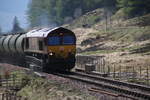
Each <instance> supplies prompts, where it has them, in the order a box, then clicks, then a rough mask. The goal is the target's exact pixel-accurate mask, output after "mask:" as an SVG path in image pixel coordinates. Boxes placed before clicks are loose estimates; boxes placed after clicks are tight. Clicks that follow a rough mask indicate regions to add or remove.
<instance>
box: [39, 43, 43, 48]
mask: <svg viewBox="0 0 150 100" xmlns="http://www.w3.org/2000/svg"><path fill="white" fill-rule="evenodd" d="M39 50H43V42H42V41H39Z"/></svg>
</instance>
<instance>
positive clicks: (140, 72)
mask: <svg viewBox="0 0 150 100" xmlns="http://www.w3.org/2000/svg"><path fill="white" fill-rule="evenodd" d="M141 75H142V68H141V66H140V80H141V77H142V76H141Z"/></svg>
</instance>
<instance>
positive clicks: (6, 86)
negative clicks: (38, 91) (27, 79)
mask: <svg viewBox="0 0 150 100" xmlns="http://www.w3.org/2000/svg"><path fill="white" fill-rule="evenodd" d="M19 74H20V75H22V74H23V73H19ZM23 81H24V80H22V79H21V78H18V77H17V76H16V75H15V74H8V73H5V75H0V88H1V89H3V90H4V91H3V92H2V93H0V100H27V98H24V97H21V96H17V95H16V94H17V91H18V90H20V89H21V88H22V86H23V84H24V83H23Z"/></svg>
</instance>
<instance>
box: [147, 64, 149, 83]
mask: <svg viewBox="0 0 150 100" xmlns="http://www.w3.org/2000/svg"><path fill="white" fill-rule="evenodd" d="M148 70H149V68H148V65H147V85H149V72H148Z"/></svg>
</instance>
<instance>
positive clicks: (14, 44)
mask: <svg viewBox="0 0 150 100" xmlns="http://www.w3.org/2000/svg"><path fill="white" fill-rule="evenodd" d="M75 53H76V37H75V34H74V33H73V32H72V31H71V30H68V29H66V28H63V27H57V28H54V29H50V28H39V29H34V30H31V31H29V32H27V33H21V34H14V35H7V36H1V37H0V61H1V62H6V61H7V62H11V63H13V64H19V65H22V66H26V67H29V68H31V69H33V70H40V71H50V70H60V71H64V70H71V69H72V68H73V67H74V66H75Z"/></svg>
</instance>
